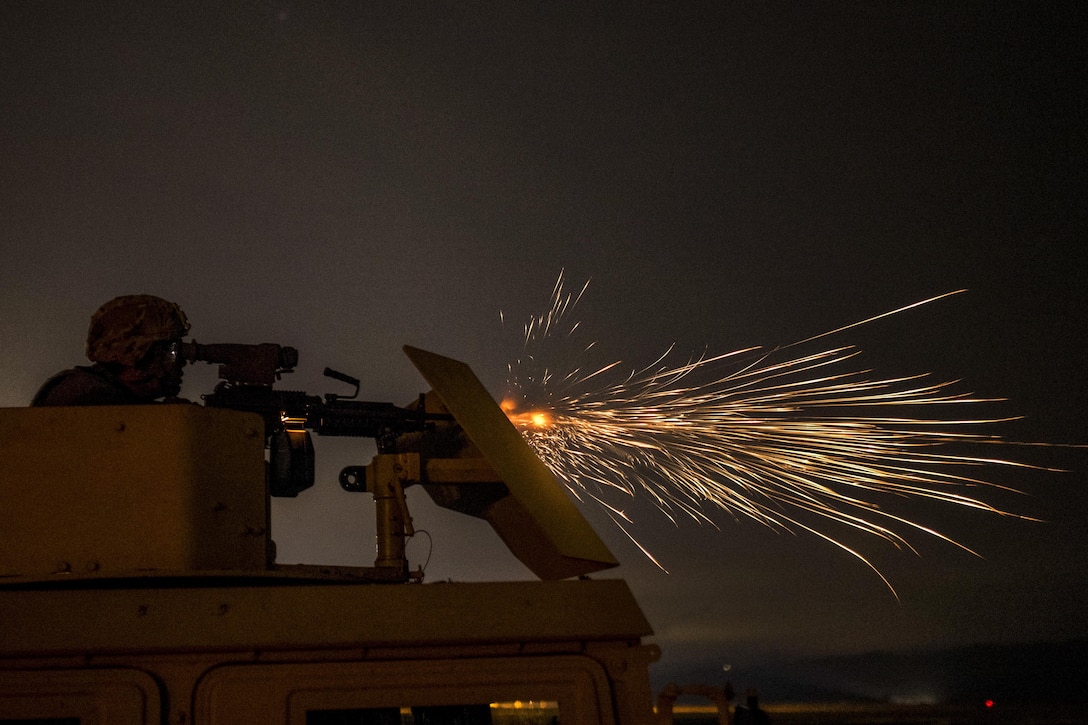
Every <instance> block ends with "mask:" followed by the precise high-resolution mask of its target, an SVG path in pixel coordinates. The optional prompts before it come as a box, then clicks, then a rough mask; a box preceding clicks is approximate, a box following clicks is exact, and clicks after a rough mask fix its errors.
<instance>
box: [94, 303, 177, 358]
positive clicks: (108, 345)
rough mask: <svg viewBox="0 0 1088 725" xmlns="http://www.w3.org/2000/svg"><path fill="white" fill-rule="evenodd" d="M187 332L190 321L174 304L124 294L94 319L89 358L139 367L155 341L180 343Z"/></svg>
mask: <svg viewBox="0 0 1088 725" xmlns="http://www.w3.org/2000/svg"><path fill="white" fill-rule="evenodd" d="M188 332H189V321H188V320H187V319H186V318H185V313H184V312H182V311H181V308H180V307H178V306H177V305H176V304H174V303H173V302H169V301H167V300H164V299H162V298H161V297H155V296H154V295H125V296H123V297H117V298H115V299H112V300H110V301H109V302H107V303H106V304H104V305H102V306H101V307H99V308H98V311H97V312H95V313H94V315H93V316H92V317H91V327H90V329H89V330H88V331H87V357H88V358H89V359H90V360H92V361H94V362H102V363H119V364H121V365H136V364H137V363H138V362H139V361H140V360H142V359H143V357H144V356H145V355H147V353H148V351H149V350H150V349H151V346H152V345H154V344H155V343H156V342H165V341H169V340H177V339H179V338H182V337H184V336H185V335H186V334H187V333H188Z"/></svg>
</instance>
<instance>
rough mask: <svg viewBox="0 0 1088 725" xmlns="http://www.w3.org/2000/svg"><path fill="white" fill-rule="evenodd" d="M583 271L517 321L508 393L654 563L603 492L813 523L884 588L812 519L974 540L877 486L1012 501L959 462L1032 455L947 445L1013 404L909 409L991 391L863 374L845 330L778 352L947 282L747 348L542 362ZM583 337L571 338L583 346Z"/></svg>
mask: <svg viewBox="0 0 1088 725" xmlns="http://www.w3.org/2000/svg"><path fill="white" fill-rule="evenodd" d="M586 286H588V282H587V284H586V285H585V286H583V287H582V288H581V290H580V291H578V292H577V293H571V292H568V291H566V290H565V289H564V281H563V276H562V275H560V277H559V279H558V281H557V282H556V285H555V288H554V289H553V291H552V295H551V301H550V306H549V308H548V310H547V311H546V312H544V313H543V314H541V315H539V316H537V317H533V318H532V319H530V320H529V322H528V323H527V324H526V325H525V327H524V329H523V335H524V338H523V351H522V356H521V357H520V358H519V359H518V360H516V361H515V362H514V363H512V364H510V365H509V369H508V376H507V388H508V396H507V398H506V400H504V402H503V407H504V409H505V410H506V411H507V414H508V416H510V418H511V420H512V421H513V422H514V423H515V425H516V426H518V428H519V429H520V430H521V432H522V434H523V435H524V436H525V438H526V439H527V440H528V442H529V444H530V445H531V446H532V448H533V449H534V450H535V451H536V453H537V454H538V455H539V456H540V458H541V459H542V460H543V461H544V462H545V463H546V464H547V465H548V466H549V468H551V470H552V471H553V472H554V473H555V474H556V476H557V477H558V478H559V479H560V480H562V481H563V482H564V483H565V484H566V485H567V486H568V488H569V489H570V490H571V491H572V492H573V493H574V495H575V496H576V497H578V498H579V499H587V498H588V499H590V500H593V501H596V502H597V503H600V504H601V505H602V506H604V508H605V510H606V511H607V512H608V515H609V516H610V517H611V519H612V520H613V521H614V522H615V523H616V524H617V526H619V528H620V529H621V530H623V531H624V533H626V534H627V535H628V536H629V537H630V538H631V540H632V541H634V543H635V544H636V545H638V546H639V548H640V549H641V550H642V551H643V553H645V554H646V556H648V557H649V558H650V559H651V560H653V561H654V562H655V563H657V560H656V559H655V558H654V557H653V555H652V554H651V553H650V552H649V551H647V550H646V548H645V547H643V546H642V545H641V544H640V543H639V542H638V540H637V539H635V537H634V536H633V535H632V534H631V532H630V530H629V528H628V526H629V524H631V523H632V522H631V520H630V519H629V518H628V516H627V515H626V514H625V513H624V511H623V510H622V509H620V508H618V507H617V506H614V505H611V504H609V503H608V502H607V501H606V500H605V498H604V496H603V494H604V493H605V492H620V493H622V494H625V495H626V496H631V497H634V496H636V495H647V496H649V497H650V498H651V500H652V501H653V502H654V503H655V504H656V506H657V507H658V508H659V509H660V510H661V511H662V512H664V513H665V515H667V516H668V517H669V518H670V519H672V520H673V521H674V522H675V521H676V514H680V515H682V516H686V517H690V518H691V519H694V520H695V521H697V522H701V523H709V524H712V525H714V523H715V516H716V515H717V514H720V513H722V512H724V513H726V514H727V515H730V516H732V517H734V518H738V517H742V516H746V517H750V518H751V519H754V520H755V521H758V522H761V523H763V524H765V525H767V526H770V527H772V528H776V529H785V530H790V531H792V530H796V529H801V530H804V531H808V532H810V533H811V534H814V535H815V536H817V537H820V538H821V539H824V540H826V541H828V542H830V543H832V544H834V545H835V546H838V547H840V548H841V549H843V550H844V551H847V552H849V553H850V554H851V555H853V556H855V557H857V558H858V559H860V560H861V561H863V562H864V563H865V564H866V565H868V566H869V567H870V568H872V569H873V571H875V572H876V573H877V574H878V575H879V576H880V577H881V579H883V580H884V582H885V583H886V584H887V585H888V586H889V588H891V584H890V583H889V582H888V581H887V579H885V578H884V576H883V575H882V574H880V572H879V571H877V569H876V567H874V566H873V565H872V564H871V563H870V562H869V561H868V560H867V559H866V558H865V557H864V556H863V555H862V554H860V553H859V552H858V551H857V550H856V549H854V548H851V547H850V546H849V545H847V544H846V543H844V542H842V541H840V540H838V539H836V538H835V537H834V536H832V535H831V534H829V533H826V532H825V531H824V530H823V527H824V526H826V525H827V524H828V523H832V522H833V523H835V524H843V525H846V526H848V527H852V528H853V529H856V530H858V531H861V532H864V533H866V534H871V535H873V536H877V537H880V538H882V539H885V540H887V541H889V542H891V543H892V544H893V545H895V546H896V547H899V548H906V549H909V550H912V551H913V550H914V547H913V546H911V544H910V543H909V542H908V540H907V538H906V533H905V532H909V531H912V530H913V531H915V532H924V533H926V534H929V535H932V536H935V537H938V538H940V539H943V540H945V541H948V542H950V543H952V544H955V545H956V546H960V547H961V548H963V549H965V550H967V551H970V549H967V547H965V546H963V545H962V544H959V543H957V542H955V541H953V540H952V539H950V538H949V537H947V536H945V535H943V534H941V533H939V532H937V531H935V530H934V529H932V528H929V527H927V526H925V525H923V524H921V523H919V522H917V521H913V520H910V519H908V518H905V517H902V516H899V515H896V514H894V513H892V512H890V511H886V510H884V509H883V508H882V507H881V506H880V504H879V503H878V502H877V501H876V500H874V499H879V498H880V496H882V495H884V494H891V495H894V496H903V497H918V498H924V499H933V500H936V501H940V502H944V503H948V504H953V505H956V506H963V507H967V508H971V509H977V510H981V511H986V512H990V513H993V514H1000V515H1004V516H1016V514H1011V513H1009V512H1006V511H1003V510H1000V509H998V508H996V507H994V506H992V505H990V504H988V503H986V502H985V501H983V500H982V499H980V498H977V497H975V496H974V495H972V494H968V493H967V492H966V491H967V490H969V489H972V488H977V487H985V486H996V484H993V483H989V482H987V481H986V480H984V479H982V478H980V477H978V476H976V475H968V474H967V473H966V472H965V471H967V470H970V469H973V468H978V467H989V466H1014V467H1025V468H1035V466H1030V465H1027V464H1021V463H1017V462H1015V461H1010V460H1004V459H1002V458H994V457H990V456H983V455H964V454H962V453H957V452H950V451H949V450H948V449H949V448H950V447H954V448H955V450H960V449H961V447H962V446H963V445H965V444H970V445H981V444H994V443H1005V441H1004V440H1003V439H1002V438H1001V437H1000V436H996V435H988V434H978V433H971V432H967V431H965V430H964V428H965V427H966V426H973V425H976V424H993V423H999V422H1002V421H1004V420H1011V418H985V417H973V416H962V417H961V416H956V417H953V418H944V417H936V418H935V417H926V416H923V415H921V414H920V411H921V410H922V409H924V410H926V411H927V412H929V411H936V410H940V411H942V412H943V411H946V410H948V409H949V406H965V407H970V406H974V405H977V404H980V403H988V402H994V401H995V400H996V399H987V398H979V397H974V396H972V395H971V394H968V393H959V392H954V391H952V390H951V386H952V383H951V382H942V383H932V382H927V381H926V377H927V376H926V375H924V374H923V375H914V376H907V377H894V378H879V377H878V378H872V377H871V371H868V370H858V369H854V368H853V367H852V366H853V364H854V363H853V362H852V361H853V360H854V358H855V357H856V356H857V355H858V354H859V352H860V351H859V350H857V349H856V348H855V347H853V346H850V345H844V346H836V347H829V348H827V349H823V350H819V351H817V352H812V353H807V354H798V355H796V356H792V357H791V356H789V355H783V353H784V351H786V350H789V349H791V348H797V347H798V346H800V345H802V344H803V343H809V342H811V341H813V340H817V339H820V338H824V337H827V336H829V335H831V334H833V333H837V332H841V331H843V330H847V329H850V328H853V327H856V326H858V325H862V324H866V323H868V322H872V321H873V320H876V319H879V318H882V317H887V316H888V315H892V314H896V313H899V312H903V311H905V310H908V309H911V308H913V307H917V306H918V305H921V304H925V303H927V302H932V301H934V300H937V299H940V298H943V297H946V296H948V295H951V294H957V292H951V293H948V294H946V295H940V296H939V297H934V298H930V299H928V300H923V301H922V302H917V303H914V304H912V305H908V306H906V307H902V308H899V309H897V310H893V311H892V312H886V313H884V314H881V315H877V316H876V317H872V318H869V319H867V320H863V321H861V322H857V323H854V324H852V325H847V326H845V327H841V328H837V329H835V330H831V331H829V332H826V333H823V334H821V335H816V336H814V337H810V338H807V339H805V340H801V341H799V342H797V343H793V344H792V345H788V346H785V347H782V348H776V349H773V350H769V351H768V350H763V349H761V348H758V347H753V348H745V349H741V350H736V351H733V352H729V353H726V354H722V355H716V356H705V355H704V356H701V357H698V358H694V359H690V360H688V361H687V362H684V363H681V364H675V363H672V362H670V359H671V358H673V357H674V353H673V350H672V349H671V348H670V349H669V350H667V351H666V352H665V354H663V355H662V356H661V357H659V358H658V359H657V360H656V361H655V362H653V363H652V364H650V365H649V366H646V367H644V368H642V369H641V370H635V371H633V372H631V373H629V374H627V375H620V370H621V363H620V362H618V361H616V362H612V363H610V364H607V365H604V366H600V367H593V368H589V369H583V368H582V367H580V366H579V363H575V364H574V365H573V366H571V367H570V369H569V370H566V371H562V370H556V369H553V368H551V367H549V366H548V365H547V360H548V348H549V347H554V346H555V343H557V342H558V343H563V344H571V343H575V341H576V339H577V336H576V334H575V333H576V332H578V330H579V323H577V322H573V321H571V320H570V313H571V312H572V311H573V310H574V308H575V306H576V305H577V304H578V301H579V300H580V299H581V297H582V295H583V294H584V293H585V290H586ZM960 291H962V290H960ZM592 346H593V345H592V343H591V344H589V345H584V346H583V345H577V344H575V350H576V353H578V358H579V360H580V361H582V362H584V360H585V358H586V356H585V355H584V353H585V352H586V351H588V350H589V349H590V348H591V347H592ZM781 358H785V359H781ZM916 411H917V412H916ZM997 487H998V488H1002V487H1000V486H997ZM1018 518H1026V517H1022V516H1018ZM821 522H822V523H821ZM658 566H661V565H660V564H658ZM892 591H893V592H894V589H892Z"/></svg>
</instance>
